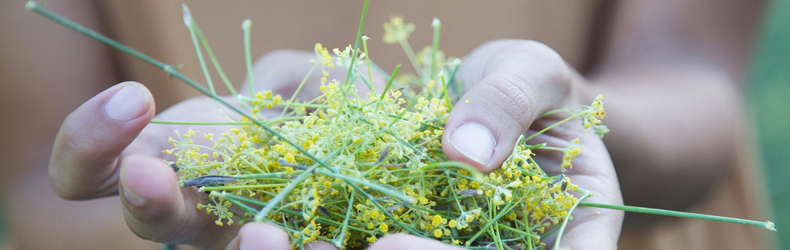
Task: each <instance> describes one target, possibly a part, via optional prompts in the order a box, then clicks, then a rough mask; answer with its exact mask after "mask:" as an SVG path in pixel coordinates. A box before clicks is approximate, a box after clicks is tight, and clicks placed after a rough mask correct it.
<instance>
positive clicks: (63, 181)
mask: <svg viewBox="0 0 790 250" xmlns="http://www.w3.org/2000/svg"><path fill="white" fill-rule="evenodd" d="M314 57H315V55H314V54H313V53H309V52H296V51H277V52H272V53H269V54H268V55H266V56H264V57H263V58H261V59H260V60H259V61H258V62H257V63H256V64H255V69H254V72H255V77H256V79H255V80H256V81H255V83H254V86H255V89H256V90H272V91H273V92H274V93H275V94H282V95H283V98H290V97H291V95H292V94H293V92H294V90H295V88H296V85H297V84H298V83H299V82H300V81H301V80H302V79H303V78H304V76H305V75H306V73H307V72H308V71H309V69H310V67H311V66H312V65H310V63H309V61H310V59H311V58H314ZM331 74H332V75H333V77H342V76H344V75H345V72H344V71H343V70H339V69H338V70H333V71H332V72H331ZM314 75H315V77H312V78H311V79H309V80H308V82H307V84H308V85H313V87H310V86H306V87H305V88H304V89H305V91H303V92H300V96H299V97H300V98H301V99H302V100H305V99H312V97H315V96H318V94H319V92H318V88H317V84H318V83H319V82H320V80H319V79H320V77H321V75H320V74H314ZM339 79H342V78H339ZM381 81H383V80H378V81H374V83H376V82H378V84H379V85H381ZM239 89H240V91H241V93H240V94H244V95H248V94H249V93H245V92H244V91H245V90H247V89H248V88H247V87H246V86H245V87H241V88H239ZM224 98H226V100H228V101H229V102H231V103H235V102H236V99H235V98H233V97H224ZM154 112H155V104H154V100H153V97H152V95H151V93H150V92H149V91H148V89H146V88H145V87H144V86H143V85H142V84H139V83H136V82H123V83H120V84H117V85H115V86H113V87H111V88H109V89H107V90H105V91H103V92H101V93H99V94H98V95H96V96H95V97H93V98H92V99H90V100H88V101H86V102H85V103H84V104H82V105H81V106H80V107H78V108H77V109H76V110H74V112H72V113H71V114H70V115H69V116H68V117H67V118H66V119H65V120H64V122H63V124H62V125H61V128H60V131H59V132H58V136H57V138H56V140H55V143H54V145H53V147H54V148H53V153H52V155H51V158H50V165H49V177H50V182H51V184H52V187H53V188H54V190H55V192H56V193H57V194H58V195H60V196H61V197H63V198H65V199H70V200H86V199H94V198H100V197H105V196H111V195H117V194H119V193H120V194H122V195H120V197H121V203H122V205H123V211H124V217H125V218H126V222H127V224H128V226H129V228H130V229H131V230H132V231H133V232H134V233H135V234H137V235H138V236H140V237H141V238H144V239H148V240H152V241H156V242H163V243H179V244H190V245H194V246H196V247H198V248H203V249H220V248H225V247H227V248H229V249H236V248H238V247H239V246H242V247H243V248H244V249H290V244H289V240H288V236H287V235H286V234H285V232H284V231H282V230H280V229H279V228H277V227H276V226H273V225H269V224H263V223H248V224H247V225H245V226H243V227H241V229H240V228H239V227H238V226H223V227H219V226H217V225H215V224H214V221H215V220H216V217H215V216H214V215H209V214H206V213H205V212H201V211H198V210H197V209H196V205H197V204H198V203H200V202H201V201H202V199H203V198H204V197H205V196H204V194H201V193H199V192H197V189H196V188H194V187H189V188H183V189H182V188H180V187H179V186H178V184H177V177H176V173H174V171H173V169H172V168H171V167H170V166H168V165H167V164H165V162H164V161H163V159H168V158H167V156H168V155H166V154H164V153H163V152H162V151H163V150H166V149H170V148H171V145H169V144H168V143H167V138H168V137H171V136H175V132H174V131H176V130H178V131H179V132H181V133H184V132H186V131H187V130H189V129H190V127H194V126H188V125H164V124H149V122H150V121H151V120H152V119H153V118H154V117H156V119H157V120H162V121H183V122H227V118H225V116H224V115H223V114H222V113H220V112H219V111H218V110H217V106H216V104H215V103H214V101H213V100H212V99H211V98H208V97H198V98H192V99H189V100H186V101H184V102H181V103H179V104H177V105H175V106H173V107H171V108H169V109H167V110H165V111H164V112H162V113H161V114H158V115H156V116H154ZM224 114H227V115H231V116H232V115H233V113H232V112H231V111H228V110H226V111H225V112H224ZM264 115H267V114H264ZM268 115H269V116H268V117H272V116H275V115H279V112H272V113H269V114H268ZM228 129H230V127H228V126H201V127H195V130H199V132H205V133H213V134H222V133H223V132H226V131H228ZM196 141H198V140H196ZM196 143H199V142H196ZM207 146H212V145H207ZM168 160H173V159H168ZM234 238H235V239H234ZM313 247H314V249H327V248H329V249H331V248H332V247H331V245H329V244H324V243H315V244H313Z"/></svg>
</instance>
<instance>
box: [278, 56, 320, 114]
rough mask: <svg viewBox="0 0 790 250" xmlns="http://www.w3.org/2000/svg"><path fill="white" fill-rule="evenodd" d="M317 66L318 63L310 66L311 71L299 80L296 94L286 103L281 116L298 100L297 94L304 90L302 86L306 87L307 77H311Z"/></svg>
mask: <svg viewBox="0 0 790 250" xmlns="http://www.w3.org/2000/svg"><path fill="white" fill-rule="evenodd" d="M317 67H318V64H317V63H316V64H313V67H312V68H310V71H307V75H305V76H304V78H302V81H301V82H299V86H298V87H296V91H294V94H293V95H291V99H289V100H288V102H286V103H285V107H284V108H283V112H282V113H280V117H283V116H285V111H286V110H288V107H289V106H291V103H293V102H294V100H296V96H297V95H299V92H301V91H302V87H304V84H305V83H306V82H307V79H309V78H310V76H311V75H312V74H313V71H314V70H315V68H317Z"/></svg>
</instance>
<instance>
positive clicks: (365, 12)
mask: <svg viewBox="0 0 790 250" xmlns="http://www.w3.org/2000/svg"><path fill="white" fill-rule="evenodd" d="M368 3H370V0H365V6H364V7H362V18H360V20H359V29H358V30H357V39H355V40H354V51H351V63H349V65H348V73H347V74H346V80H345V81H343V85H344V86H345V85H346V84H348V80H349V79H351V75H352V74H351V73H352V72H354V61H356V59H357V50H358V49H359V40H361V39H362V29H363V28H364V27H365V18H366V17H367V16H368Z"/></svg>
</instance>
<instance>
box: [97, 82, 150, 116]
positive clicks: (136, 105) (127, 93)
mask: <svg viewBox="0 0 790 250" xmlns="http://www.w3.org/2000/svg"><path fill="white" fill-rule="evenodd" d="M148 102H149V100H148V93H146V91H145V90H144V89H143V87H142V86H140V85H139V84H137V83H131V84H127V85H125V86H123V87H121V89H120V90H118V91H117V92H115V94H113V95H112V97H110V100H107V103H105V104H104V112H106V113H107V116H109V117H110V118H113V119H115V120H119V121H128V120H131V119H134V118H137V117H140V116H141V115H143V114H145V112H146V111H148Z"/></svg>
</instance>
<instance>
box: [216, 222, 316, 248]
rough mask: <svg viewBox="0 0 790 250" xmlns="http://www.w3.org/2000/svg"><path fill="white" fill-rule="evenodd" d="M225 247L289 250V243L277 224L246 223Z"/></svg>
mask: <svg viewBox="0 0 790 250" xmlns="http://www.w3.org/2000/svg"><path fill="white" fill-rule="evenodd" d="M226 249H228V250H239V249H244V250H290V249H291V244H290V241H289V239H288V235H287V234H285V231H283V230H282V229H280V228H279V227H277V226H274V225H271V224H266V223H247V224H246V225H244V226H243V227H241V229H240V230H239V236H238V237H236V238H235V239H233V241H232V242H231V243H230V244H228V247H227V248H226ZM306 249H309V248H306ZM313 249H327V248H313Z"/></svg>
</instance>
